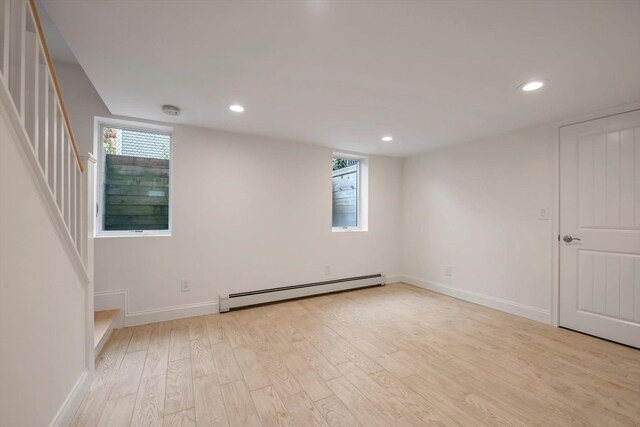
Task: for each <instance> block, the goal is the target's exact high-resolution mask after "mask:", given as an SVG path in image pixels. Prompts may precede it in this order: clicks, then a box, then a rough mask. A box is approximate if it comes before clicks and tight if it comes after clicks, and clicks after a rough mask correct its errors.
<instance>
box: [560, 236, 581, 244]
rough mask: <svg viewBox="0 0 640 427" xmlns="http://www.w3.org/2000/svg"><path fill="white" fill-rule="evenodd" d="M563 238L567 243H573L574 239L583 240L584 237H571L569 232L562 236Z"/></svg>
mask: <svg viewBox="0 0 640 427" xmlns="http://www.w3.org/2000/svg"><path fill="white" fill-rule="evenodd" d="M562 240H564V242H565V243H571V242H573V241H574V240H582V239H578V238H577V237H571V236H569V235H568V234H567V235H565V236H564V237H563V238H562Z"/></svg>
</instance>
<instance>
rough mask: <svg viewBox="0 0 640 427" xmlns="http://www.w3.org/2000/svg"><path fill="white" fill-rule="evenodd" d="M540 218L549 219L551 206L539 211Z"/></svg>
mask: <svg viewBox="0 0 640 427" xmlns="http://www.w3.org/2000/svg"><path fill="white" fill-rule="evenodd" d="M538 219H542V220H546V219H549V208H540V212H538Z"/></svg>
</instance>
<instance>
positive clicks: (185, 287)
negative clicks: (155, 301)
mask: <svg viewBox="0 0 640 427" xmlns="http://www.w3.org/2000/svg"><path fill="white" fill-rule="evenodd" d="M189 291H191V282H190V281H189V279H182V280H181V281H180V292H189Z"/></svg>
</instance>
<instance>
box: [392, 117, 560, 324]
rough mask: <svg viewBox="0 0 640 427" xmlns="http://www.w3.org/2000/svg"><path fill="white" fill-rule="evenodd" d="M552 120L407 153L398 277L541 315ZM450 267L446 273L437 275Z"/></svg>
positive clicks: (546, 276)
mask: <svg viewBox="0 0 640 427" xmlns="http://www.w3.org/2000/svg"><path fill="white" fill-rule="evenodd" d="M555 129H556V128H555V127H554V126H552V125H547V126H539V127H535V128H531V129H527V130H522V131H519V132H514V133H510V134H507V135H502V136H497V137H494V138H489V139H484V140H479V141H472V142H469V143H466V144H462V145H459V146H455V147H452V148H449V149H445V150H440V151H435V152H431V153H428V154H424V155H420V156H416V157H411V158H408V159H406V161H405V164H404V175H403V176H404V183H403V192H404V197H403V233H402V247H403V256H402V267H401V271H402V273H403V274H404V275H405V276H406V280H407V281H409V282H411V283H413V284H416V285H419V286H424V287H428V288H432V289H436V290H439V291H442V292H446V293H450V294H452V295H455V296H458V297H461V298H465V299H469V300H472V301H475V302H480V303H483V304H486V305H491V306H494V307H496V308H500V309H503V310H506V311H512V312H515V313H517V314H521V315H525V316H528V317H531V318H536V320H543V321H548V312H549V308H550V294H551V281H552V275H551V265H552V264H551V260H552V242H553V237H552V233H553V231H552V221H551V220H541V219H539V216H540V210H541V209H547V211H549V210H550V209H552V206H553V194H554V179H555V178H554V147H555V133H554V132H555ZM445 265H450V266H451V269H452V271H451V276H448V275H445V271H444V270H445V268H444V266H445Z"/></svg>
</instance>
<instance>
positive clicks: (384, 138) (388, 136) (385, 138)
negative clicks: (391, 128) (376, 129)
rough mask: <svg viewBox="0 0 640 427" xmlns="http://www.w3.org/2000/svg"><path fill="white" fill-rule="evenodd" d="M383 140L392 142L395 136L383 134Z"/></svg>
mask: <svg viewBox="0 0 640 427" xmlns="http://www.w3.org/2000/svg"><path fill="white" fill-rule="evenodd" d="M382 140H383V141H384V142H391V141H393V137H392V136H391V135H387V136H383V137H382Z"/></svg>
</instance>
